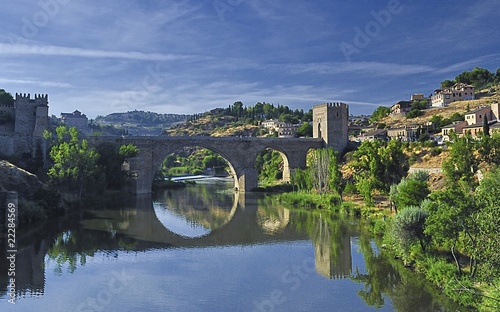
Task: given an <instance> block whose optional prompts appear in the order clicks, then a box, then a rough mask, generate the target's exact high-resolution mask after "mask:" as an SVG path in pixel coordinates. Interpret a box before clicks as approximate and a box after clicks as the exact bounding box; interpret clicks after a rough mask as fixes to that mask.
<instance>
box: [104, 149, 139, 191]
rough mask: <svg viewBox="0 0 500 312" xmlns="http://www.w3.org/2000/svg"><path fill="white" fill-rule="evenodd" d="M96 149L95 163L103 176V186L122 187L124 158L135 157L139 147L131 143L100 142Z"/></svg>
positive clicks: (124, 175) (123, 181)
mask: <svg viewBox="0 0 500 312" xmlns="http://www.w3.org/2000/svg"><path fill="white" fill-rule="evenodd" d="M96 151H97V152H98V154H99V159H98V161H97V164H98V166H99V169H100V172H101V173H104V176H105V187H106V188H111V189H119V188H121V187H123V185H124V183H125V177H126V174H125V172H124V171H123V170H122V164H123V163H124V161H125V160H126V159H128V158H132V157H135V156H136V155H137V154H138V153H139V149H138V148H137V147H136V146H135V145H132V144H126V145H118V144H115V143H101V144H99V145H98V146H96Z"/></svg>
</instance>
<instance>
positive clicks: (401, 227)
mask: <svg viewBox="0 0 500 312" xmlns="http://www.w3.org/2000/svg"><path fill="white" fill-rule="evenodd" d="M428 216H429V213H428V212H427V211H425V210H423V209H421V208H419V207H408V208H405V209H403V210H401V212H400V213H399V214H397V215H396V217H395V218H394V227H393V236H394V238H395V240H396V242H397V244H398V245H399V247H400V248H401V249H402V251H403V252H404V253H408V251H409V250H410V248H411V246H412V245H413V244H414V243H416V242H418V243H419V244H420V247H421V248H422V251H425V246H426V244H427V240H428V239H427V235H425V234H424V227H425V220H426V219H427V217H428Z"/></svg>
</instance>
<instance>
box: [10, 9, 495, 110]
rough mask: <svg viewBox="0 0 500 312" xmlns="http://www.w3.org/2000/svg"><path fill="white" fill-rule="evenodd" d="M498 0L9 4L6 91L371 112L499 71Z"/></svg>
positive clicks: (70, 102) (75, 101)
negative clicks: (327, 105)
mask: <svg viewBox="0 0 500 312" xmlns="http://www.w3.org/2000/svg"><path fill="white" fill-rule="evenodd" d="M499 18H500V1H498V0H478V1H465V0H455V1H451V0H444V1H428V0H422V1H416V0H415V1H412V0H388V1H386V0H382V1H369V0H357V1H352V0H351V1H348V0H329V1H326V0H325V1H299V0H286V1H285V0H274V1H265V0H215V1H214V0H198V1H195V0H151V1H145V0H142V1H139V0H129V1H118V0H114V1H111V0H110V1H97V0H86V1H83V0H41V1H28V0H17V1H13V2H12V3H9V5H8V6H3V7H2V13H1V18H0V64H1V70H0V88H3V89H6V90H7V91H9V92H11V93H12V94H15V93H16V92H19V93H31V94H32V95H33V94H34V93H48V94H49V102H50V103H49V105H50V114H55V115H57V116H58V115H59V114H60V113H61V112H70V111H73V110H75V109H78V110H80V111H82V112H84V113H86V114H87V115H88V116H89V117H95V116H97V115H106V114H109V113H111V112H122V111H127V110H134V109H137V110H149V111H154V112H159V113H187V114H189V113H197V112H203V111H206V110H210V109H212V108H215V107H227V106H228V105H230V104H232V103H233V102H235V101H242V102H243V103H244V104H245V105H254V104H255V103H256V102H258V101H260V102H264V101H265V102H269V103H274V104H282V105H288V106H289V107H291V108H294V109H295V108H299V109H300V108H303V109H305V110H307V109H309V108H311V107H312V106H313V105H315V104H320V103H324V102H333V101H343V102H346V103H348V104H349V105H350V111H351V113H354V114H360V113H371V112H372V111H373V110H374V109H375V108H376V107H377V106H378V105H386V106H390V105H391V104H394V103H395V102H397V101H399V100H404V99H409V97H410V95H411V94H413V93H424V94H426V95H428V94H430V93H431V92H432V91H433V90H434V89H435V88H437V87H438V86H439V83H440V82H441V81H442V80H444V79H448V78H450V79H452V78H454V77H455V76H456V75H457V74H459V73H461V72H462V71H464V70H471V69H473V68H474V67H476V66H478V67H484V68H487V69H489V70H490V71H496V69H497V68H499V67H500V32H499V31H498V29H499V28H498V20H499Z"/></svg>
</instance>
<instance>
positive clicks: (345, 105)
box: [314, 102, 348, 108]
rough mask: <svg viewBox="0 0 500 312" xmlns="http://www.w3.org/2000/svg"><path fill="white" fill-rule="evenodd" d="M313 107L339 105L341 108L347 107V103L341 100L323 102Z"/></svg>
mask: <svg viewBox="0 0 500 312" xmlns="http://www.w3.org/2000/svg"><path fill="white" fill-rule="evenodd" d="M314 107H318V108H319V107H341V108H348V105H347V104H346V103H342V102H332V103H323V104H318V105H315V106H314Z"/></svg>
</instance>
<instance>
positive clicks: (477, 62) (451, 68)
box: [436, 53, 500, 74]
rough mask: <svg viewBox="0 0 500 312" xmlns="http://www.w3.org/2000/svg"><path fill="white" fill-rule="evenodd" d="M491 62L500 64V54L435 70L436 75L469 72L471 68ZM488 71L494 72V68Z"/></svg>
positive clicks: (484, 56)
mask: <svg viewBox="0 0 500 312" xmlns="http://www.w3.org/2000/svg"><path fill="white" fill-rule="evenodd" d="M493 62H496V63H500V53H495V54H488V55H483V56H480V57H476V58H473V59H470V60H467V61H463V62H459V63H456V64H453V65H449V66H447V67H444V68H442V69H439V70H437V71H436V73H439V74H443V73H444V74H447V73H452V72H457V71H466V70H471V69H472V67H476V66H481V64H484V63H493ZM490 70H494V68H493V69H490Z"/></svg>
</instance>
